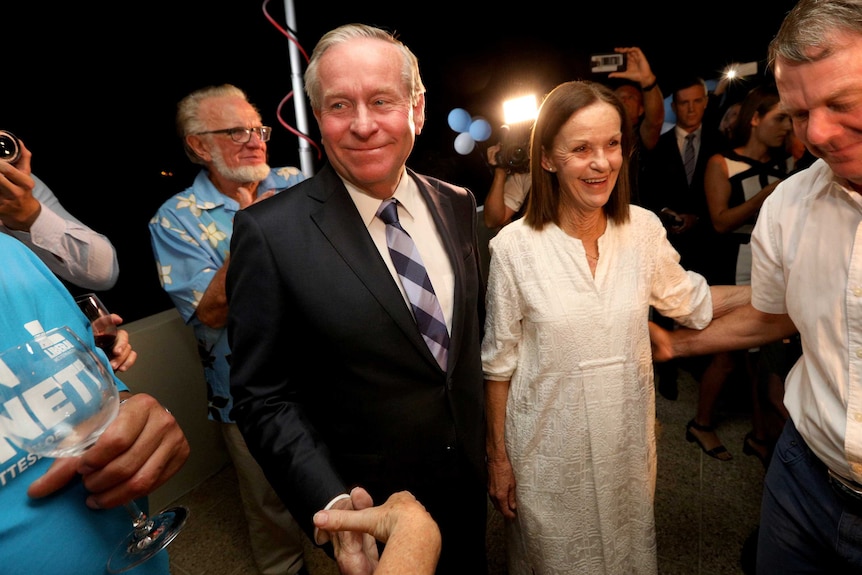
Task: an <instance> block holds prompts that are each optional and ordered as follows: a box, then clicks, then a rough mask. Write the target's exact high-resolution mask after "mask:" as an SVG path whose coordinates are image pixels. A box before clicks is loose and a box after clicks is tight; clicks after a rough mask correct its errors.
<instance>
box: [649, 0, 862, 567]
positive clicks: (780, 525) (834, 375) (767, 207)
mask: <svg viewBox="0 0 862 575" xmlns="http://www.w3.org/2000/svg"><path fill="white" fill-rule="evenodd" d="M769 63H770V66H771V67H772V69H773V72H774V75H775V80H776V83H777V86H778V90H779V93H780V95H781V104H782V107H783V108H784V109H785V111H786V112H787V113H788V114H789V115H790V117H791V118H792V120H793V127H794V132H795V134H796V136H797V137H799V138H800V140H802V142H803V143H804V144H805V146H806V147H807V148H808V149H809V150H810V151H811V152H812V153H813V154H814V155H815V156H817V157H818V158H820V159H819V160H818V161H817V162H815V163H814V164H813V165H812V166H811V167H810V168H808V169H806V170H803V171H801V172H798V173H797V174H796V175H794V176H792V177H790V178H788V179H787V180H785V181H784V182H782V183H781V184H780V185H779V186H778V187H777V188H776V190H775V192H774V193H773V194H772V195H771V196H770V197H769V199H768V200H767V201H766V202H764V204H763V207H762V208H761V210H760V214H759V216H758V219H757V224H756V226H755V229H754V233H753V235H752V252H753V264H752V278H751V284H752V298H751V304H750V305H748V306H746V307H743V308H740V309H738V310H736V311H734V312H732V313H730V314H728V315H726V316H724V317H722V318H720V319H718V320H716V321H714V322H713V323H712V324H711V325H710V326H709V327H708V328H706V329H705V330H703V331H702V332H700V333H696V332H692V331H689V330H678V331H677V332H673V333H670V332H665V331H662V330H660V329H659V328H657V327H656V326H651V329H652V335H653V346H654V356H655V358H656V359H657V360H664V359H668V358H669V357H673V356H679V355H697V354H701V353H711V352H715V351H720V350H728V349H745V348H751V347H755V346H758V345H762V344H764V343H767V342H771V341H775V340H778V339H781V338H784V337H787V336H789V335H791V334H793V333H795V332H796V330H797V328H798V331H799V333H800V335H801V339H802V351H803V353H802V357H801V358H800V359H799V360H798V361H797V362H796V364H795V365H794V367H793V368H792V369H791V371H790V373H789V374H788V375H787V379H786V381H785V395H784V404H785V407H786V408H787V411H788V413H789V415H790V417H789V419H788V421H787V423H786V424H785V426H784V430H783V433H782V436H781V437H780V438H779V440H778V443H777V445H776V447H775V451H774V455H773V457H772V460H771V463H770V466H769V470H768V472H767V475H766V478H765V482H764V493H763V501H762V505H761V521H760V531H759V538H758V544H757V572H758V573H783V574H786V573H803V572H804V573H824V574H825V573H830V574H832V573H842V574H845V573H860V572H862V196H860V193H862V151H860V150H862V3H860V2H858V1H852V2H851V1H847V0H801V1H800V2H799V3H798V4H797V5H796V7H795V8H794V9H793V10H791V11H790V12H789V13H788V15H787V17H786V18H785V20H784V23H783V24H782V26H781V29H780V30H779V32H778V34H777V35H776V36H775V38H774V40H773V41H772V42H771V43H770V46H769Z"/></svg>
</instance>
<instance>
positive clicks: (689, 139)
mask: <svg viewBox="0 0 862 575" xmlns="http://www.w3.org/2000/svg"><path fill="white" fill-rule="evenodd" d="M696 137H697V136H695V134H694V132H692V133H691V134H689V135H687V136H686V137H685V155H684V156H683V163H684V164H685V177H686V178H687V179H688V183H689V184H691V178H692V176H694V166H695V164H696V163H697V158H695V156H694V139H695V138H696Z"/></svg>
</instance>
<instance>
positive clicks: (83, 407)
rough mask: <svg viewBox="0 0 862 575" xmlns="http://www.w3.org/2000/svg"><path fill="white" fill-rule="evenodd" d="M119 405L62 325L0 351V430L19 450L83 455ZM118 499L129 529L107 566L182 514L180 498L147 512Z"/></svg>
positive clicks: (118, 563) (94, 362)
mask: <svg viewBox="0 0 862 575" xmlns="http://www.w3.org/2000/svg"><path fill="white" fill-rule="evenodd" d="M108 315H110V314H108ZM111 325H112V326H113V325H114V324H113V322H111ZM114 329H116V327H115V328H114ZM108 355H109V356H110V354H108ZM119 406H120V401H119V393H118V391H117V387H116V385H115V382H114V377H113V375H112V374H111V373H110V371H109V369H108V368H107V367H106V365H105V364H104V363H102V361H100V360H99V358H98V356H97V355H96V354H95V353H94V351H93V349H92V348H91V347H89V346H88V345H87V344H85V343H84V342H83V341H82V340H81V339H80V338H79V337H78V335H77V334H75V332H74V331H72V329H71V328H69V327H68V326H63V327H59V328H55V329H52V330H49V331H47V332H43V333H39V334H36V335H34V336H33V337H32V338H31V339H29V340H27V341H25V342H24V343H22V344H19V345H16V346H13V347H11V348H9V349H7V350H5V351H3V352H0V431H2V432H3V433H4V434H5V436H6V437H7V438H8V439H9V440H11V441H12V443H14V444H16V445H17V446H18V447H19V448H20V449H22V450H25V451H27V452H29V453H32V454H35V455H40V456H42V457H73V456H78V455H81V454H82V453H84V451H86V450H87V449H88V448H89V447H91V446H92V445H93V444H94V443H95V442H96V441H97V440H98V439H99V436H100V435H101V434H102V432H104V430H105V429H106V428H107V427H108V426H109V425H110V424H111V422H112V421H113V420H114V419H115V418H116V417H117V414H118V413H119ZM0 438H2V436H0ZM124 506H125V508H126V511H127V512H128V514H129V516H130V518H131V523H132V529H131V531H130V532H129V533H128V535H127V536H126V537H125V538H124V539H123V540H122V541H121V542H120V544H119V545H118V546H117V548H116V550H115V551H114V552H113V554H112V555H111V556H110V558H109V559H108V562H107V567H106V568H107V571H108V572H109V573H122V572H124V571H128V570H129V569H131V568H133V567H136V566H137V565H140V564H141V563H143V562H144V561H146V560H148V559H149V558H150V557H152V556H153V555H155V554H156V553H158V552H159V551H161V550H162V549H164V548H165V547H166V546H167V545H168V544H169V543H170V542H171V541H173V540H174V538H175V537H176V536H177V534H178V533H179V532H180V530H181V529H182V528H183V526H184V525H185V522H186V519H187V517H188V509H187V508H185V507H183V506H177V507H172V508H170V509H166V510H164V511H162V512H161V513H159V514H157V515H154V516H149V517H148V516H147V515H146V514H145V513H143V512H142V511H141V510H140V508H139V507H138V506H137V504H136V503H135V502H134V501H129V502H128V503H126V504H125V505H124Z"/></svg>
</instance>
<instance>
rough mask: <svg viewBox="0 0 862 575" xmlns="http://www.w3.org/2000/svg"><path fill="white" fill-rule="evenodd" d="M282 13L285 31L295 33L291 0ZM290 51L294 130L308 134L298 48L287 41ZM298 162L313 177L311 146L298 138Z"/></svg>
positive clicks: (286, 3)
mask: <svg viewBox="0 0 862 575" xmlns="http://www.w3.org/2000/svg"><path fill="white" fill-rule="evenodd" d="M284 12H285V14H286V16H287V31H288V33H289V34H294V33H295V32H296V12H295V11H294V9H293V0H284ZM288 49H289V51H290V78H291V83H292V85H293V108H294V110H295V112H296V129H297V130H299V132H300V133H302V134H308V120H307V118H306V115H305V88H304V87H303V83H302V61H301V60H300V58H299V48H298V47H297V46H296V44H295V43H294V42H293V41H288ZM299 162H300V166H301V168H302V173H303V174H305V176H306V177H308V178H310V177H311V176H313V175H314V156H313V155H312V149H311V144H309V143H308V142H307V141H306V140H305V138H299Z"/></svg>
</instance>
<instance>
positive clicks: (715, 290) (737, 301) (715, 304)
mask: <svg viewBox="0 0 862 575" xmlns="http://www.w3.org/2000/svg"><path fill="white" fill-rule="evenodd" d="M709 291H710V294H711V295H712V317H713V319H715V318H719V317H721V316H723V315H725V314H727V313H728V312H731V311H733V310H735V309H736V308H738V307H740V306H743V305H746V304H748V303H751V286H748V285H741V286H736V285H732V286H731V285H726V286H710V288H709Z"/></svg>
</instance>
